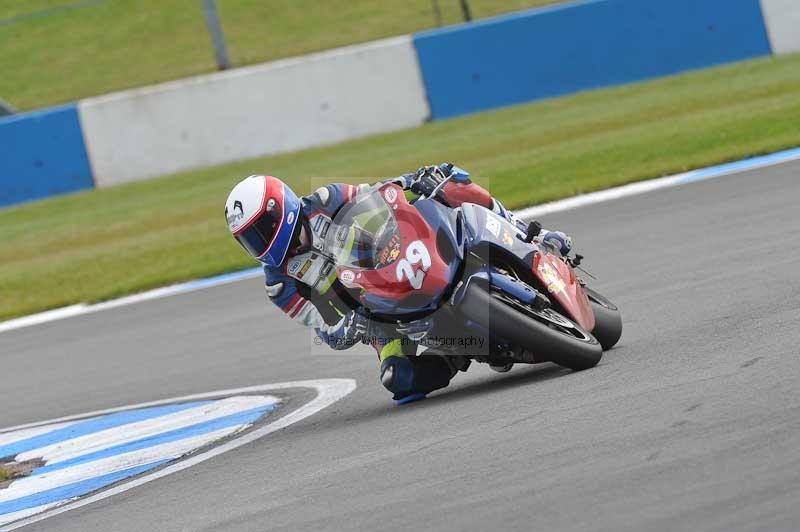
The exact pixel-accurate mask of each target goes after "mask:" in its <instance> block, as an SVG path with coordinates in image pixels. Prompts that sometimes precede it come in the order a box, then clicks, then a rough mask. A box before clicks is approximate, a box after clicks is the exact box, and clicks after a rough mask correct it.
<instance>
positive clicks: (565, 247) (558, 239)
mask: <svg viewBox="0 0 800 532" xmlns="http://www.w3.org/2000/svg"><path fill="white" fill-rule="evenodd" d="M542 240H543V241H544V242H547V243H548V244H550V245H552V246H553V247H554V248H555V249H557V250H558V251H559V252H560V253H561V255H562V256H564V257H566V256H567V255H569V252H570V251H572V238H571V237H569V236H567V235H566V234H565V233H562V232H561V231H548V232H547V233H545V235H544V238H542Z"/></svg>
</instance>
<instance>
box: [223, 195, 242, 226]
mask: <svg viewBox="0 0 800 532" xmlns="http://www.w3.org/2000/svg"><path fill="white" fill-rule="evenodd" d="M237 211H238V212H237ZM242 218H244V208H243V207H242V202H241V201H239V200H235V201H234V202H233V212H232V213H228V207H225V219H226V220H228V225H229V226H230V227H231V229H235V228H236V227H238V226H239V222H241V221H242Z"/></svg>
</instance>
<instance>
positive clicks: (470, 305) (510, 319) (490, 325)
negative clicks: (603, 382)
mask: <svg viewBox="0 0 800 532" xmlns="http://www.w3.org/2000/svg"><path fill="white" fill-rule="evenodd" d="M459 311H460V312H461V314H462V315H463V316H464V317H466V318H467V319H469V320H471V321H473V322H475V323H477V324H479V325H481V326H483V327H485V328H487V329H488V330H489V331H491V332H492V334H495V335H497V336H499V337H501V338H503V339H505V340H507V341H510V342H513V343H514V344H515V346H517V347H521V348H523V349H525V350H527V351H530V352H531V353H533V354H534V355H535V357H536V359H537V360H541V361H545V360H549V361H551V362H555V363H556V364H558V365H559V366H564V367H567V368H569V369H572V370H575V371H579V370H584V369H588V368H591V367H593V366H596V365H597V363H598V362H600V359H601V358H602V356H603V350H602V348H601V346H600V343H599V342H598V341H597V339H595V337H594V336H592V335H591V334H589V333H588V332H587V331H586V330H584V329H583V328H582V327H581V326H580V325H578V324H577V323H575V322H573V321H572V320H571V319H569V318H567V317H565V316H562V315H561V314H559V313H557V312H555V311H554V310H552V309H544V310H541V311H537V310H535V309H533V308H531V307H530V306H528V305H525V304H523V303H521V302H519V301H517V300H516V299H513V298H512V297H510V296H508V295H506V294H505V293H502V292H496V291H487V290H486V289H484V288H483V287H482V286H480V285H479V284H478V283H470V285H469V286H468V287H467V292H466V294H465V295H464V299H463V300H462V302H461V304H460V305H459Z"/></svg>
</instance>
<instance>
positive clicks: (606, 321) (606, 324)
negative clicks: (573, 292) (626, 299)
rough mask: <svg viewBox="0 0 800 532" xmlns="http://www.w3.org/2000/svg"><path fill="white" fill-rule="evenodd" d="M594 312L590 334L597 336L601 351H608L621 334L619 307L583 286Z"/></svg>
mask: <svg viewBox="0 0 800 532" xmlns="http://www.w3.org/2000/svg"><path fill="white" fill-rule="evenodd" d="M583 289H584V291H585V292H586V296H587V297H588V298H589V304H591V306H592V311H593V312H594V321H595V326H594V329H592V335H593V336H594V337H595V338H597V340H598V341H599V342H600V345H601V346H603V351H608V350H609V349H611V348H612V347H614V346H615V345H616V344H617V342H619V339H620V337H621V336H622V315H621V314H620V312H619V309H618V308H617V307H616V305H614V303H612V302H611V301H609V300H608V299H606V298H605V297H604V296H603V295H602V294H600V293H599V292H597V291H595V290H592V289H591V288H589V287H588V286H584V287H583Z"/></svg>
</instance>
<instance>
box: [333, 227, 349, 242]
mask: <svg viewBox="0 0 800 532" xmlns="http://www.w3.org/2000/svg"><path fill="white" fill-rule="evenodd" d="M349 230H350V228H349V227H347V226H346V225H342V226H340V227H339V229H337V230H336V240H337V241H339V242H340V243H342V244H344V242H345V241H346V240H347V233H348V231H349Z"/></svg>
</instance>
